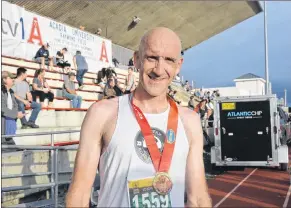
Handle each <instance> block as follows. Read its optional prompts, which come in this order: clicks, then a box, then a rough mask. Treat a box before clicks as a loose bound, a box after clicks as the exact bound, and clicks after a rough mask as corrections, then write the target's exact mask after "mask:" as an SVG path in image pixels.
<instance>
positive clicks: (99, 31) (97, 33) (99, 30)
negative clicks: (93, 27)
mask: <svg viewBox="0 0 291 208" xmlns="http://www.w3.org/2000/svg"><path fill="white" fill-rule="evenodd" d="M101 33H102V30H101V28H98V29H97V31H96V32H95V33H94V34H95V35H99V36H101Z"/></svg>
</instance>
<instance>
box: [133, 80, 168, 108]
mask: <svg viewBox="0 0 291 208" xmlns="http://www.w3.org/2000/svg"><path fill="white" fill-rule="evenodd" d="M132 99H133V103H134V104H135V105H136V106H138V107H139V108H140V109H141V111H142V112H143V113H162V112H164V111H166V109H167V108H168V100H167V94H166V93H165V94H162V95H160V96H156V97H153V96H151V95H149V94H148V93H147V92H146V91H145V90H144V88H143V87H142V86H141V85H138V87H137V88H136V90H135V91H134V93H133V98H132Z"/></svg>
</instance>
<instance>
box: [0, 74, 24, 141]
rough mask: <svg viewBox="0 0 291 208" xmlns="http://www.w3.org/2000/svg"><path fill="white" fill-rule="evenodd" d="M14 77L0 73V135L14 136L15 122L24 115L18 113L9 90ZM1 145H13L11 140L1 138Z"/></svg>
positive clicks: (14, 100)
mask: <svg viewBox="0 0 291 208" xmlns="http://www.w3.org/2000/svg"><path fill="white" fill-rule="evenodd" d="M14 78H15V76H14V75H13V74H11V73H10V72H7V71H2V77H1V129H2V130H1V135H14V134H15V133H16V120H17V118H20V119H21V118H23V117H24V116H25V115H24V114H23V113H22V112H18V106H17V102H16V99H15V96H14V92H13V90H12V89H11V87H12V86H13V79H14ZM1 143H2V144H8V145H15V142H14V141H13V139H12V138H1Z"/></svg>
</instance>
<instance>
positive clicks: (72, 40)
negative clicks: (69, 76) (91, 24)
mask: <svg viewBox="0 0 291 208" xmlns="http://www.w3.org/2000/svg"><path fill="white" fill-rule="evenodd" d="M2 36H3V38H2V54H3V55H8V56H14V57H20V58H25V59H29V60H32V59H33V57H34V56H35V54H36V52H37V50H38V49H39V48H40V47H41V45H42V44H45V43H47V42H48V43H49V45H50V48H49V52H50V56H55V55H56V52H57V51H59V50H61V49H62V48H64V47H66V48H67V49H68V52H67V53H66V54H65V60H67V61H68V62H70V63H71V64H72V62H73V56H74V55H75V54H76V51H77V50H79V51H81V52H82V55H83V56H85V57H86V60H87V62H88V66H89V71H91V72H97V71H99V70H100V69H101V68H102V67H108V66H112V44H111V41H110V40H107V39H104V38H102V37H99V36H96V35H93V34H91V33H87V32H85V31H82V30H79V29H76V28H73V27H70V26H68V25H65V24H62V23H59V22H56V21H53V20H52V19H49V18H45V17H42V16H39V15H36V14H34V13H32V12H28V11H25V10H24V9H23V8H22V7H19V6H17V5H14V4H10V3H8V2H5V1H3V2H2ZM72 66H73V65H72Z"/></svg>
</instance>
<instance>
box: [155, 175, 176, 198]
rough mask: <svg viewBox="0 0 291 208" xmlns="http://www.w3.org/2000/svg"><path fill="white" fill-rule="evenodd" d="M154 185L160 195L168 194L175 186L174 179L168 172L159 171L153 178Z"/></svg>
mask: <svg viewBox="0 0 291 208" xmlns="http://www.w3.org/2000/svg"><path fill="white" fill-rule="evenodd" d="M153 187H154V189H155V191H156V192H157V193H158V194H160V195H167V194H168V193H170V191H171V190H172V187H173V183H172V180H171V178H170V176H169V174H168V173H165V172H158V173H157V174H156V176H155V177H154V180H153Z"/></svg>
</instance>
